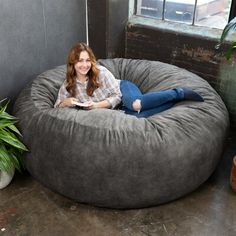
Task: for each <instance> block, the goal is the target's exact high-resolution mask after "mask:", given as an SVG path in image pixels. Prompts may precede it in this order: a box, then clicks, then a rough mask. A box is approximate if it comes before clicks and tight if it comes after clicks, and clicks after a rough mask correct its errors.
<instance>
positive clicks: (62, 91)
mask: <svg viewBox="0 0 236 236" xmlns="http://www.w3.org/2000/svg"><path fill="white" fill-rule="evenodd" d="M69 96H70V94H69V93H68V91H67V90H66V81H64V83H63V84H62V86H61V87H60V89H59V92H58V96H57V100H56V102H55V104H54V107H58V106H59V104H60V103H61V102H62V101H63V100H64V99H65V98H67V97H69Z"/></svg>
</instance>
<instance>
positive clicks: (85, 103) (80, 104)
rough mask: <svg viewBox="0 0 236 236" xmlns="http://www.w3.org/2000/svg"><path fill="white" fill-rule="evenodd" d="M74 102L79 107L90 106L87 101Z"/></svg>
mask: <svg viewBox="0 0 236 236" xmlns="http://www.w3.org/2000/svg"><path fill="white" fill-rule="evenodd" d="M74 104H75V105H76V106H77V107H89V106H90V105H89V103H87V102H74Z"/></svg>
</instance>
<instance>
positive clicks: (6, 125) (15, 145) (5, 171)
mask: <svg viewBox="0 0 236 236" xmlns="http://www.w3.org/2000/svg"><path fill="white" fill-rule="evenodd" d="M5 100H6V99H4V100H2V101H0V189H2V188H4V187H6V186H7V185H8V184H9V183H10V181H11V180H12V178H13V176H14V173H15V169H17V170H18V171H20V172H21V171H22V169H23V167H24V165H23V157H22V154H23V152H24V151H27V148H26V147H25V145H24V144H23V143H22V142H21V141H20V139H19V136H21V133H20V132H19V130H18V129H17V128H16V126H15V123H16V121H17V120H16V118H15V117H14V116H12V115H10V114H8V113H7V112H6V109H7V106H8V103H6V104H5V105H3V103H4V101H5Z"/></svg>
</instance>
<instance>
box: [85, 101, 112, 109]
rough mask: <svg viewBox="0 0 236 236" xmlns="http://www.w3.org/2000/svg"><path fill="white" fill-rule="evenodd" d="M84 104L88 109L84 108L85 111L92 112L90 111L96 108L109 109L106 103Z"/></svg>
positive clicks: (109, 106)
mask: <svg viewBox="0 0 236 236" xmlns="http://www.w3.org/2000/svg"><path fill="white" fill-rule="evenodd" d="M86 104H88V107H86V108H85V109H87V110H92V109H97V108H111V104H110V103H109V102H108V101H107V100H104V101H101V102H93V101H90V102H86Z"/></svg>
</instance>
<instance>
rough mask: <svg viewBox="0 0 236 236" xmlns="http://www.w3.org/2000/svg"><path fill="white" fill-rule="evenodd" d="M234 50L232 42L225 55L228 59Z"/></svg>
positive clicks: (234, 45)
mask: <svg viewBox="0 0 236 236" xmlns="http://www.w3.org/2000/svg"><path fill="white" fill-rule="evenodd" d="M235 51H236V42H233V43H232V45H231V47H230V48H229V49H228V50H227V51H226V53H225V57H226V59H227V60H229V59H230V58H231V57H232V55H233V54H234V53H235Z"/></svg>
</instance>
